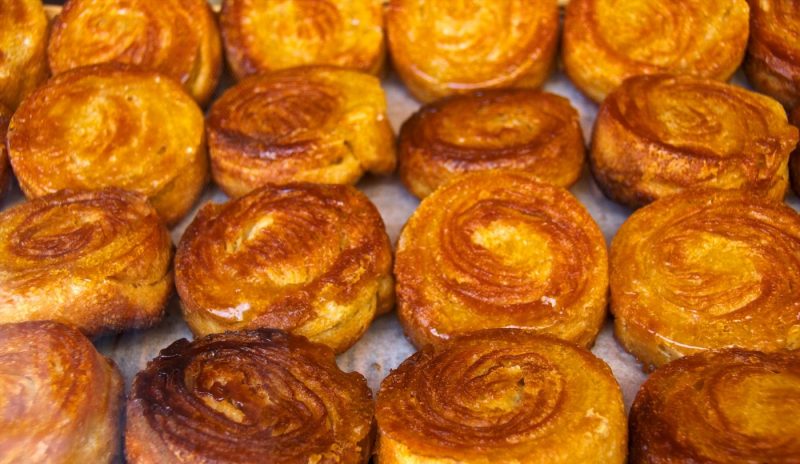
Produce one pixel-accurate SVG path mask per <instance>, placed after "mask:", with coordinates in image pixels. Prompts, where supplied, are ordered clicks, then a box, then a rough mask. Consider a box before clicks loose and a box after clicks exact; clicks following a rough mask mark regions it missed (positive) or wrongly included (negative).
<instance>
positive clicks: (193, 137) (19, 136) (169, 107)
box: [8, 63, 208, 225]
mask: <svg viewBox="0 0 800 464" xmlns="http://www.w3.org/2000/svg"><path fill="white" fill-rule="evenodd" d="M8 151H9V156H10V157H11V165H12V166H13V168H14V173H15V174H16V175H17V179H18V180H19V184H20V187H21V188H22V191H23V192H24V193H25V195H26V196H27V197H28V198H36V197H40V196H42V195H46V194H48V193H53V192H56V191H58V190H62V189H98V188H103V187H120V188H124V189H126V190H131V191H135V192H139V193H142V194H144V195H146V196H147V197H148V199H149V200H150V202H151V203H152V204H153V206H154V207H155V208H156V210H157V211H158V213H159V214H160V215H161V217H162V218H164V220H165V221H166V223H167V224H168V225H174V224H175V223H177V222H178V221H179V220H180V219H181V218H182V217H183V216H184V215H185V214H186V213H187V212H188V211H189V210H190V209H191V207H192V205H193V204H194V202H195V200H196V199H197V197H198V196H199V195H200V192H201V191H202V190H203V187H204V185H205V183H206V178H207V175H208V173H207V171H208V159H207V154H206V145H205V135H204V132H203V113H202V112H201V111H200V108H199V107H198V106H197V104H196V103H195V102H194V100H192V99H191V98H190V97H189V95H188V94H186V93H185V92H184V91H183V89H182V88H181V87H180V86H179V85H178V84H177V83H176V82H174V81H173V80H172V79H168V78H166V77H164V76H162V75H160V74H156V73H153V72H149V71H141V70H137V69H135V68H133V67H130V66H128V65H122V64H112V63H108V64H100V65H93V66H87V67H83V68H77V69H73V70H71V71H67V72H64V73H62V74H59V75H57V76H55V77H53V78H52V79H50V80H49V81H48V82H47V83H46V84H45V85H43V86H42V87H40V88H39V89H37V90H36V92H34V93H33V94H32V95H31V96H30V97H29V98H28V99H26V100H25V103H24V104H23V105H21V106H20V107H19V109H18V110H17V112H16V113H14V116H13V117H12V118H11V125H10V127H9V135H8Z"/></svg>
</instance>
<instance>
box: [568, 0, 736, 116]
mask: <svg viewBox="0 0 800 464" xmlns="http://www.w3.org/2000/svg"><path fill="white" fill-rule="evenodd" d="M749 20H750V9H749V8H748V5H747V1H746V0H684V1H679V2H676V1H674V0H574V1H570V3H569V5H568V6H567V13H566V16H565V18H564V38H563V45H562V54H563V60H564V67H565V69H566V73H567V75H568V76H569V78H570V79H571V80H572V82H573V83H574V84H575V86H576V87H578V88H579V89H580V90H581V91H582V92H583V93H585V94H586V95H587V96H589V97H590V98H592V99H593V100H595V101H598V102H600V101H602V100H603V99H604V98H605V97H606V95H608V94H609V93H611V91H613V90H614V89H615V88H617V87H618V86H619V85H620V84H622V81H624V80H625V79H626V78H628V77H631V76H638V75H642V74H658V73H675V74H688V75H693V76H698V77H705V78H709V79H715V80H720V81H726V80H728V78H730V77H731V76H732V75H733V73H734V72H736V69H738V68H739V65H740V64H741V62H742V58H743V57H744V53H745V49H746V48H747V37H748V32H749Z"/></svg>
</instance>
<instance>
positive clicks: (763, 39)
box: [749, 0, 800, 79]
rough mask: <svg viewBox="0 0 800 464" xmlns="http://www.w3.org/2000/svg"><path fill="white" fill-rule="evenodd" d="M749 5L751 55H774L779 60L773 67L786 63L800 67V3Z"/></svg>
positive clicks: (753, 1) (757, 0)
mask: <svg viewBox="0 0 800 464" xmlns="http://www.w3.org/2000/svg"><path fill="white" fill-rule="evenodd" d="M749 3H750V10H751V11H752V15H751V21H752V27H751V30H750V51H751V53H752V52H755V53H757V54H759V55H760V54H763V53H765V52H767V53H769V54H771V55H773V56H774V57H775V58H776V59H777V60H776V62H775V63H771V64H773V65H779V63H780V61H783V62H787V63H790V64H792V65H794V66H800V3H798V2H797V1H796V0H750V1H749ZM778 67H780V66H778ZM788 77H789V78H795V79H796V78H797V76H793V75H790V76H788Z"/></svg>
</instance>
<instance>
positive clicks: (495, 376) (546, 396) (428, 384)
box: [376, 329, 627, 464]
mask: <svg viewBox="0 0 800 464" xmlns="http://www.w3.org/2000/svg"><path fill="white" fill-rule="evenodd" d="M376 418H377V421H378V442H377V445H376V447H377V458H378V462H379V463H380V464H400V463H408V464H412V463H415V464H419V463H426V464H454V463H462V464H489V463H496V464H529V463H530V464H534V463H545V462H546V463H551V464H558V463H564V464H575V463H582V464H592V463H597V464H615V463H619V464H621V463H623V462H625V454H626V442H627V427H626V420H625V410H624V407H623V404H622V393H621V392H620V388H619V385H618V384H617V381H616V380H615V379H614V376H613V375H612V374H611V369H609V368H608V366H607V365H606V364H605V363H604V362H603V361H601V360H600V359H598V358H596V357H595V356H594V355H592V354H591V353H590V352H588V351H586V350H584V349H581V348H578V347H576V346H575V345H573V344H571V343H568V342H565V341H561V340H557V339H555V338H551V337H545V336H539V335H534V334H533V333H531V332H528V331H524V330H517V329H494V330H486V331H481V332H476V333H473V334H470V335H466V336H462V337H457V338H455V339H452V340H449V341H447V342H445V343H443V344H442V345H434V346H427V347H425V348H423V349H422V351H418V352H417V353H416V354H414V355H412V356H411V357H410V358H408V359H406V360H405V361H404V362H403V363H402V364H401V365H400V367H398V368H397V369H396V370H393V371H392V372H391V373H390V374H389V376H388V377H387V378H386V379H385V380H384V381H383V383H382V384H381V389H380V391H379V392H378V401H377V406H376Z"/></svg>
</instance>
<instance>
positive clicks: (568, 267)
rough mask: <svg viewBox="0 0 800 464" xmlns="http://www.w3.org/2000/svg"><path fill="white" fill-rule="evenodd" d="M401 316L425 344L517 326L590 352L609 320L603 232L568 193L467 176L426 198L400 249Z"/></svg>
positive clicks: (525, 181) (513, 175) (495, 176)
mask: <svg viewBox="0 0 800 464" xmlns="http://www.w3.org/2000/svg"><path fill="white" fill-rule="evenodd" d="M394 272H395V276H396V277H397V310H398V316H399V318H400V322H401V323H402V325H403V328H404V329H405V332H406V335H407V336H408V337H409V338H410V339H411V340H412V341H413V342H414V344H415V345H417V346H418V347H421V346H424V345H427V344H429V343H441V342H442V341H444V340H447V339H448V338H450V337H452V336H454V335H457V334H461V333H465V332H473V331H476V330H480V329H487V328H493V327H516V328H525V329H531V330H534V331H536V332H543V333H547V334H551V335H555V336H557V337H559V338H562V339H565V340H569V341H572V342H575V343H577V344H579V345H581V346H586V347H588V346H591V345H592V344H593V343H594V339H595V337H596V336H597V332H598V331H599V330H600V327H601V325H602V323H603V320H604V318H605V314H606V293H607V291H608V258H607V255H606V243H605V240H604V238H603V234H602V233H601V232H600V229H599V228H598V227H597V224H596V223H595V222H594V220H593V219H592V217H591V216H590V215H589V213H588V212H587V211H586V209H585V208H584V207H583V205H581V204H580V203H579V202H578V200H576V199H575V197H573V196H572V195H571V194H570V193H569V192H568V191H567V190H565V189H563V188H561V187H555V186H550V185H546V184H540V183H538V182H536V181H535V178H534V177H533V176H531V175H529V174H526V173H522V172H511V171H497V170H492V171H486V172H476V173H470V174H463V175H461V176H458V177H456V178H454V179H453V180H451V181H450V182H448V183H447V184H445V185H443V186H442V187H440V188H439V189H438V190H437V191H436V192H434V193H433V194H432V195H430V196H428V197H427V198H425V200H423V201H422V204H420V206H419V208H418V209H417V210H416V211H415V212H414V214H413V215H412V216H411V218H410V219H409V221H408V223H406V225H405V227H404V228H403V232H402V234H401V236H400V240H399V241H398V244H397V262H396V265H395V269H394Z"/></svg>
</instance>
